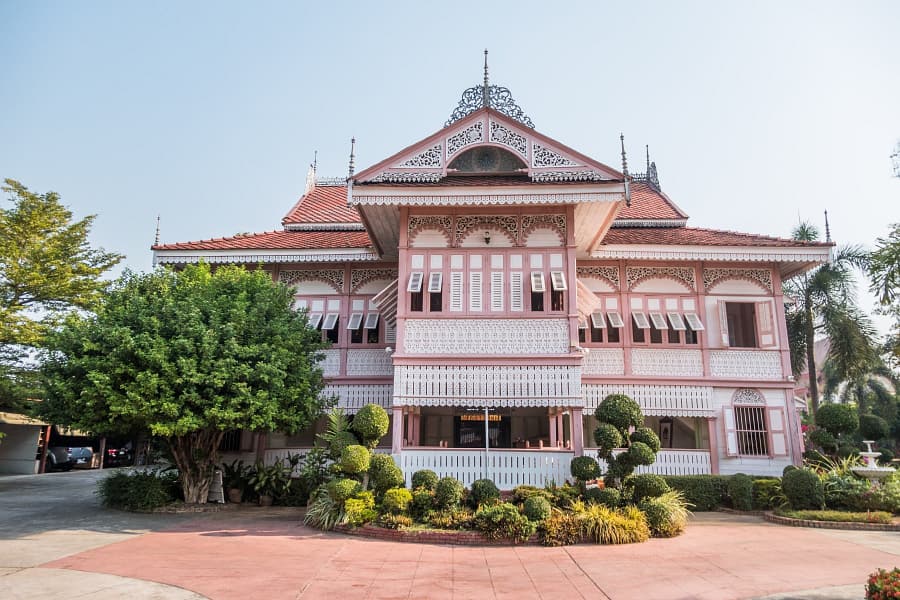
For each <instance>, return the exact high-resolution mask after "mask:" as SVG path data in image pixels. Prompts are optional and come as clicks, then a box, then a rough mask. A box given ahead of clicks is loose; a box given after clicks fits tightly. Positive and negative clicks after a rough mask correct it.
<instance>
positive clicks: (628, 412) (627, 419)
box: [594, 394, 644, 431]
mask: <svg viewBox="0 0 900 600" xmlns="http://www.w3.org/2000/svg"><path fill="white" fill-rule="evenodd" d="M594 416H595V417H597V420H598V421H600V422H601V423H610V424H612V425H613V426H615V427H616V428H617V429H618V430H619V431H627V430H628V428H629V427H640V426H642V425H643V424H644V415H643V413H642V412H641V407H640V406H639V405H638V403H637V402H635V401H634V400H632V399H631V398H629V397H628V396H626V395H625V394H610V395H609V396H607V397H606V398H604V399H603V401H602V402H601V403H600V406H598V407H597V410H596V411H594Z"/></svg>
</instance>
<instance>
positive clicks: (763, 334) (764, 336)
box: [756, 301, 777, 348]
mask: <svg viewBox="0 0 900 600" xmlns="http://www.w3.org/2000/svg"><path fill="white" fill-rule="evenodd" d="M756 333H757V338H758V339H759V347H760V348H774V347H775V346H776V345H777V338H776V336H775V319H774V318H773V316H772V303H771V302H768V301H763V302H757V303H756Z"/></svg>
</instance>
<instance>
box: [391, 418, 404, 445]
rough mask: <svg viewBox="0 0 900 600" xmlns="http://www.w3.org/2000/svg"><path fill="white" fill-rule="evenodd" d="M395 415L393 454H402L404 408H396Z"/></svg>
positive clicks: (392, 442)
mask: <svg viewBox="0 0 900 600" xmlns="http://www.w3.org/2000/svg"><path fill="white" fill-rule="evenodd" d="M393 413H394V415H393V425H394V427H393V433H394V435H393V436H392V439H391V454H400V451H401V450H403V407H402V406H395V407H394V408H393Z"/></svg>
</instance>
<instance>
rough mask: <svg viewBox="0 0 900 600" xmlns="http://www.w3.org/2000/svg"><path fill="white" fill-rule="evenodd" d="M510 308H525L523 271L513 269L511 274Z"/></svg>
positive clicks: (518, 309) (515, 310) (516, 309)
mask: <svg viewBox="0 0 900 600" xmlns="http://www.w3.org/2000/svg"><path fill="white" fill-rule="evenodd" d="M509 310H511V311H514V312H521V311H522V310H525V305H524V298H523V293H522V271H512V272H511V273H510V274H509Z"/></svg>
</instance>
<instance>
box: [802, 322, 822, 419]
mask: <svg viewBox="0 0 900 600" xmlns="http://www.w3.org/2000/svg"><path fill="white" fill-rule="evenodd" d="M804 310H805V311H806V373H807V375H808V376H809V398H810V401H811V404H810V405H811V407H812V411H811V412H812V415H813V416H815V415H816V411H817V410H819V381H818V373H816V326H815V320H814V319H815V317H814V316H813V311H812V307H811V306H809V305H807V306H806V307H805V309H804Z"/></svg>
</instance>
